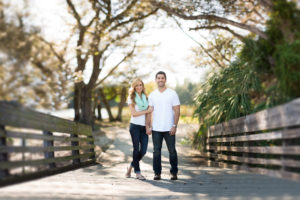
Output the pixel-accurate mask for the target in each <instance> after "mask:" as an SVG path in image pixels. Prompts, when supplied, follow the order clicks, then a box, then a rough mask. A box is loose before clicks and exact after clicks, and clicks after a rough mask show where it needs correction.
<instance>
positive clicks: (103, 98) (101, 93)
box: [99, 88, 114, 122]
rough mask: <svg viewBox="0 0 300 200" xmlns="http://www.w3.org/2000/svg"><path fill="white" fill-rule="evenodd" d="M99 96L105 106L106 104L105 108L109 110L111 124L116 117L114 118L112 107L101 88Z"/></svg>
mask: <svg viewBox="0 0 300 200" xmlns="http://www.w3.org/2000/svg"><path fill="white" fill-rule="evenodd" d="M99 94H100V97H101V100H102V102H103V104H104V106H105V108H106V110H107V113H108V118H109V121H110V122H112V121H114V117H113V115H112V113H111V109H110V105H109V103H108V101H107V99H106V98H105V95H104V93H103V91H102V89H101V88H100V89H99Z"/></svg>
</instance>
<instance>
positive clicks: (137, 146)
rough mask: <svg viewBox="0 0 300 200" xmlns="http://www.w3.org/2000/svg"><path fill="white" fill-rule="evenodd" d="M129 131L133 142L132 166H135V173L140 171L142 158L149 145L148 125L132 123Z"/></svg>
mask: <svg viewBox="0 0 300 200" xmlns="http://www.w3.org/2000/svg"><path fill="white" fill-rule="evenodd" d="M129 132H130V135H131V139H132V144H133V153H132V158H133V161H132V162H131V166H133V168H134V172H135V173H140V172H141V169H140V160H141V159H142V158H143V156H144V155H145V154H146V152H147V147H148V135H147V134H146V127H145V126H141V125H136V124H132V123H130V127H129Z"/></svg>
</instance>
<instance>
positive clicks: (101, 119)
mask: <svg viewBox="0 0 300 200" xmlns="http://www.w3.org/2000/svg"><path fill="white" fill-rule="evenodd" d="M101 109H102V106H101V102H99V103H98V104H97V112H98V120H100V121H103V118H102V114H101Z"/></svg>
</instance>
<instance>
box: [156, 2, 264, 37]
mask: <svg viewBox="0 0 300 200" xmlns="http://www.w3.org/2000/svg"><path fill="white" fill-rule="evenodd" d="M151 3H152V4H153V5H154V6H157V7H158V8H160V9H162V10H164V11H165V12H167V13H169V14H171V15H175V16H177V17H179V18H181V19H184V20H208V21H216V22H220V23H223V24H229V25H232V26H235V27H238V28H241V29H244V30H247V31H250V32H252V33H255V34H257V35H259V36H260V37H262V38H264V39H267V38H268V36H267V35H266V34H265V33H264V32H262V31H261V30H259V29H258V28H256V27H254V26H251V25H247V24H243V23H239V22H236V21H233V20H230V19H226V18H223V17H219V16H216V15H190V16H188V15H185V14H182V13H180V12H178V11H177V10H175V9H173V8H170V7H168V6H166V5H165V4H163V3H160V2H156V1H151Z"/></svg>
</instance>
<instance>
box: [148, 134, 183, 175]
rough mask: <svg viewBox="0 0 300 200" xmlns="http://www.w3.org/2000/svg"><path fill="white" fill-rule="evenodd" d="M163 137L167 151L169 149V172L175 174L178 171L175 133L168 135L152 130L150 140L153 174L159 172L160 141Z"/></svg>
mask: <svg viewBox="0 0 300 200" xmlns="http://www.w3.org/2000/svg"><path fill="white" fill-rule="evenodd" d="M163 139H165V141H166V144H167V147H168V151H169V161H170V165H171V169H170V172H171V174H177V172H178V158H177V152H176V148H175V142H176V138H175V135H170V133H169V131H167V132H158V131H152V141H153V148H154V151H153V170H154V173H155V174H161V148H162V142H163Z"/></svg>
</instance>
